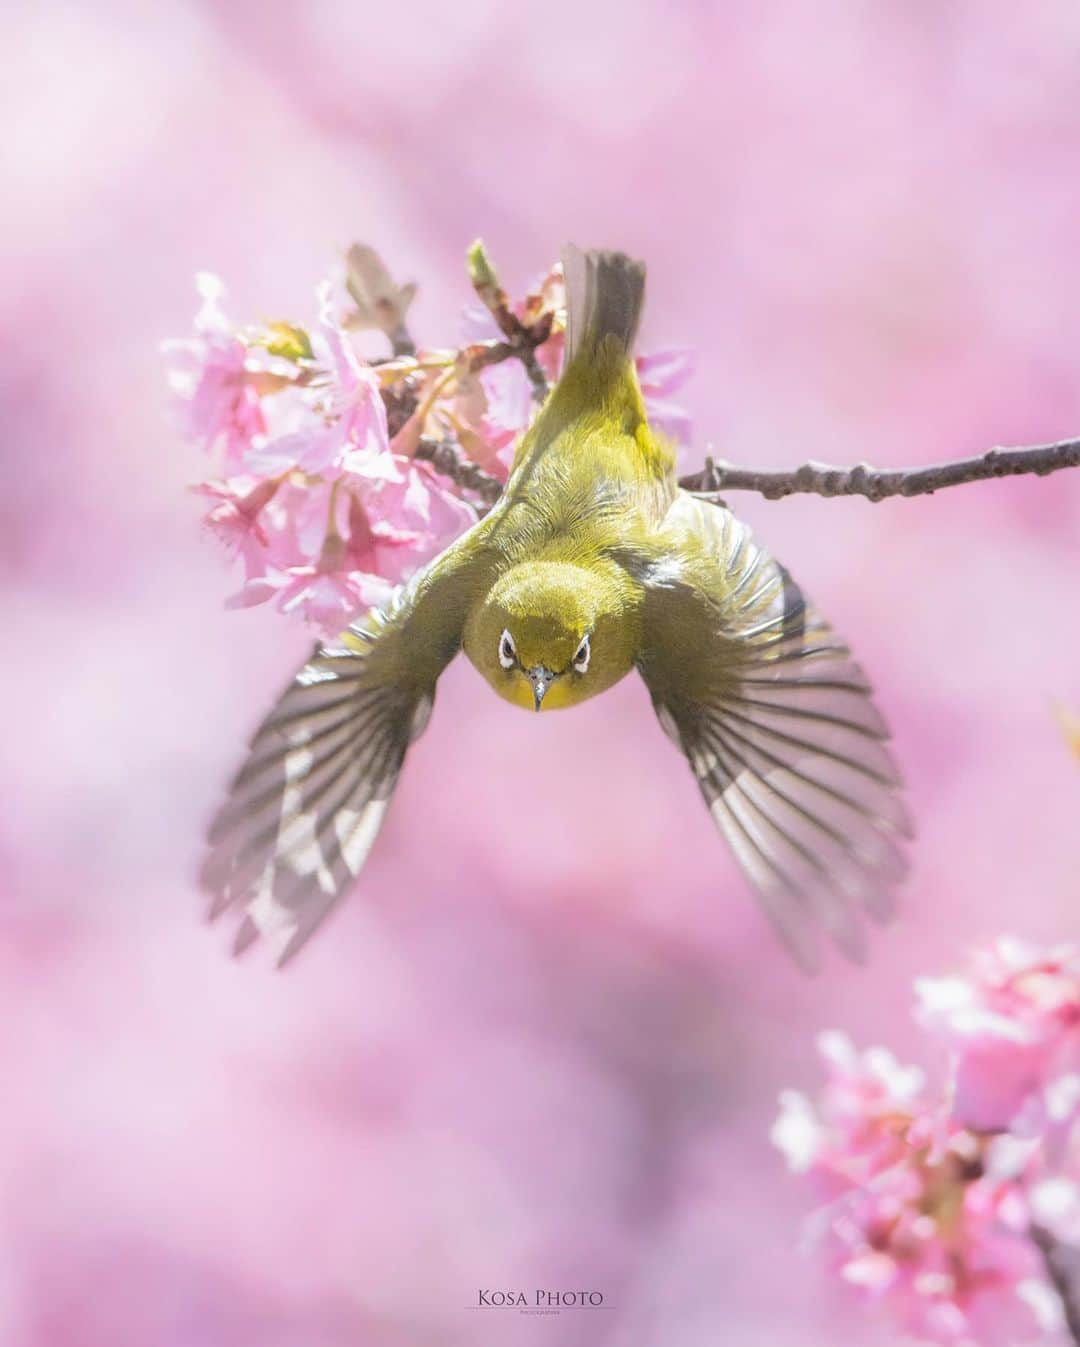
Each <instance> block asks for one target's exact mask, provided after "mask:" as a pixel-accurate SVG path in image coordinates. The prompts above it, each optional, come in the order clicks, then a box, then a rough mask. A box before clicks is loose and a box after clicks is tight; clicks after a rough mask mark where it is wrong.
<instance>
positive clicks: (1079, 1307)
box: [1030, 1225, 1080, 1347]
mask: <svg viewBox="0 0 1080 1347" xmlns="http://www.w3.org/2000/svg"><path fill="white" fill-rule="evenodd" d="M1030 1233H1031V1241H1032V1243H1033V1244H1034V1245H1035V1247H1036V1248H1037V1249H1038V1250H1039V1252H1040V1253H1041V1254H1042V1260H1043V1265H1044V1266H1045V1268H1046V1276H1047V1279H1048V1280H1049V1282H1050V1285H1051V1286H1052V1287H1053V1288H1054V1290H1055V1291H1056V1292H1057V1295H1058V1299H1059V1300H1060V1301H1061V1313H1062V1316H1063V1317H1064V1320H1065V1328H1066V1330H1067V1332H1068V1335H1069V1337H1070V1339H1071V1340H1072V1341H1073V1342H1074V1343H1075V1344H1076V1347H1080V1286H1078V1285H1076V1282H1075V1276H1076V1273H1077V1271H1078V1268H1077V1263H1078V1261H1080V1260H1078V1258H1077V1254H1076V1251H1075V1250H1073V1249H1069V1248H1067V1247H1066V1246H1065V1245H1063V1244H1061V1243H1059V1242H1058V1241H1057V1240H1056V1239H1055V1238H1054V1236H1053V1235H1051V1234H1050V1232H1049V1231H1048V1230H1044V1229H1043V1228H1042V1227H1041V1226H1038V1225H1033V1226H1032V1227H1031V1232H1030Z"/></svg>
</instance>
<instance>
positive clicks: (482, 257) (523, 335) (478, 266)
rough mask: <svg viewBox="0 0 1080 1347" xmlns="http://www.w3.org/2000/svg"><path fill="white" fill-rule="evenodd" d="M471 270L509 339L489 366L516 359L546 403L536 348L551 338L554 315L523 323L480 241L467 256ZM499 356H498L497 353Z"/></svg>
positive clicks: (545, 384)
mask: <svg viewBox="0 0 1080 1347" xmlns="http://www.w3.org/2000/svg"><path fill="white" fill-rule="evenodd" d="M466 263H467V265H468V268H469V280H470V281H472V285H473V289H474V290H475V291H476V294H477V297H478V298H479V300H480V302H481V303H482V304H483V305H484V307H485V308H486V309H487V310H488V312H489V313H490V314H491V316H492V318H494V319H495V324H496V326H497V327H498V329H499V331H500V332H501V333H502V334H503V336H504V337H505V339H506V340H505V342H499V343H497V344H496V345H495V346H493V347H491V348H490V349H491V351H492V355H491V357H490V358H489V359H488V360H485V362H484V363H485V364H497V363H498V361H500V360H505V359H507V357H508V356H516V357H517V359H518V360H520V361H521V364H522V366H523V368H524V370H525V373H526V374H527V375H528V376H529V382H530V383H531V384H532V389H533V397H534V399H535V400H536V401H537V402H543V400H544V399H545V398H546V397H547V394H548V381H547V377H546V376H545V374H544V371H543V370H542V369H541V368H540V362H539V360H537V358H536V348H537V347H538V346H542V345H543V344H544V342H545V341H547V339H548V337H550V336H551V319H552V315H551V314H550V313H545V314H543V315H542V316H541V317H540V318H539V319H538V320H537V321H536V322H535V323H523V322H522V321H521V319H520V318H519V317H518V316H517V314H516V313H515V312H514V311H513V309H512V308H511V307H510V300H509V299H508V297H507V294H506V291H505V290H504V289H503V288H502V286H501V285H500V284H499V277H498V275H497V273H496V271H495V268H494V266H493V265H492V262H491V258H490V257H488V255H487V250H486V249H485V247H484V245H483V243H482V241H481V240H480V239H477V240H476V242H475V243H474V244H473V245H472V247H471V248H470V249H469V252H468V255H467V257H466ZM496 351H497V352H498V354H494V352H496Z"/></svg>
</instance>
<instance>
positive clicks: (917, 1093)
mask: <svg viewBox="0 0 1080 1347" xmlns="http://www.w3.org/2000/svg"><path fill="white" fill-rule="evenodd" d="M916 995H917V1005H916V1019H917V1021H918V1023H919V1024H920V1025H921V1026H922V1027H923V1028H925V1029H926V1030H927V1031H928V1032H929V1033H930V1034H931V1035H933V1037H934V1038H935V1039H936V1040H937V1041H938V1042H939V1043H940V1044H942V1045H944V1046H945V1047H946V1048H947V1049H948V1052H949V1058H950V1072H951V1079H950V1082H949V1087H948V1089H947V1090H946V1091H945V1092H944V1093H943V1094H941V1095H939V1096H934V1095H931V1094H928V1092H927V1090H926V1086H925V1081H924V1078H923V1074H922V1072H920V1071H919V1070H917V1069H915V1068H911V1067H904V1066H901V1065H900V1064H899V1063H897V1061H896V1060H895V1059H894V1058H893V1056H892V1055H891V1054H890V1053H889V1052H887V1051H886V1050H884V1049H882V1048H871V1049H870V1050H868V1051H865V1052H857V1051H856V1049H855V1048H854V1047H853V1045H852V1044H851V1042H850V1041H849V1040H848V1039H847V1038H846V1037H845V1036H844V1035H842V1034H839V1033H827V1034H824V1035H822V1036H821V1038H820V1039H819V1043H818V1046H819V1050H820V1052H821V1056H822V1058H823V1060H824V1063H825V1067H826V1074H827V1079H826V1083H825V1086H824V1089H823V1091H822V1093H821V1096H820V1098H819V1099H818V1100H817V1101H815V1102H811V1101H810V1100H809V1099H808V1098H806V1097H805V1096H804V1095H802V1094H800V1093H798V1092H796V1091H785V1092H784V1094H783V1095H782V1096H781V1101H780V1115H779V1117H778V1118H777V1121H776V1123H775V1125H774V1127H773V1132H772V1138H773V1141H774V1142H775V1144H776V1145H777V1146H778V1147H779V1148H780V1149H781V1150H782V1151H783V1153H784V1155H785V1156H786V1158H787V1161H788V1164H789V1167H790V1168H791V1169H792V1170H793V1171H795V1172H798V1173H802V1174H805V1175H807V1176H808V1178H809V1179H810V1181H811V1182H812V1183H813V1184H814V1186H815V1188H816V1190H817V1192H818V1194H819V1195H820V1197H821V1198H822V1199H823V1202H824V1205H823V1206H822V1207H821V1208H820V1209H819V1210H818V1211H817V1212H816V1214H815V1216H814V1217H813V1219H812V1222H811V1231H810V1233H811V1238H812V1240H813V1241H814V1242H815V1243H817V1244H818V1245H819V1246H820V1247H821V1248H822V1249H823V1250H824V1252H825V1254H826V1257H827V1259H828V1261H829V1263H830V1265H831V1267H832V1268H833V1269H834V1270H835V1271H836V1272H837V1273H838V1274H839V1276H840V1278H841V1279H842V1280H843V1281H844V1282H846V1283H847V1284H849V1285H850V1286H852V1287H855V1288H858V1290H859V1291H860V1292H861V1293H862V1294H864V1295H866V1296H870V1297H873V1298H876V1299H877V1300H879V1301H882V1302H884V1303H886V1304H887V1305H888V1307H889V1308H890V1309H891V1310H892V1312H893V1313H894V1315H895V1316H896V1317H897V1319H898V1320H899V1322H900V1323H901V1325H902V1326H903V1328H904V1329H905V1331H907V1332H908V1333H910V1334H911V1335H912V1336H914V1337H916V1338H918V1339H920V1340H923V1341H929V1342H936V1343H948V1344H952V1345H953V1347H974V1345H975V1344H978V1347H984V1345H985V1344H992V1343H1001V1344H1007V1343H1014V1342H1022V1341H1032V1340H1037V1339H1039V1338H1040V1337H1043V1336H1045V1335H1046V1334H1047V1333H1050V1332H1053V1331H1054V1330H1055V1329H1056V1328H1058V1327H1059V1325H1060V1323H1061V1321H1062V1303H1061V1300H1060V1299H1059V1296H1058V1294H1057V1289H1059V1288H1056V1283H1055V1281H1054V1278H1053V1277H1052V1276H1049V1275H1048V1274H1049V1272H1050V1265H1049V1263H1048V1261H1047V1259H1046V1251H1047V1249H1048V1247H1051V1248H1054V1249H1057V1250H1058V1251H1065V1252H1070V1251H1071V1250H1072V1249H1077V1250H1080V949H1076V948H1062V949H1052V950H1049V951H1039V950H1036V949H1033V948H1031V947H1029V946H1027V945H1025V944H1022V943H1020V942H1019V941H1016V940H1011V939H999V940H997V941H995V942H994V943H993V944H992V945H990V946H989V947H988V948H985V949H981V950H978V951H976V952H975V953H974V954H973V955H972V956H971V958H970V960H969V962H968V965H967V967H966V968H964V969H963V970H962V971H961V972H958V973H956V974H954V975H951V976H948V977H942V978H925V979H920V980H919V981H918V982H917V983H916Z"/></svg>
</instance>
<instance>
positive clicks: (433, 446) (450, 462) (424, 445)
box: [413, 437, 503, 506]
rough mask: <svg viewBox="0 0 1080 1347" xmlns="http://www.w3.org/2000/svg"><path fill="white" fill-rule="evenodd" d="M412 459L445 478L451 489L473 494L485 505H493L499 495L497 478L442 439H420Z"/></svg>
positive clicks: (501, 486) (500, 493)
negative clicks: (461, 488)
mask: <svg viewBox="0 0 1080 1347" xmlns="http://www.w3.org/2000/svg"><path fill="white" fill-rule="evenodd" d="M413 457H414V458H421V459H423V460H424V461H425V462H427V463H430V464H431V466H432V467H433V468H434V469H435V471H436V472H441V473H442V474H443V476H444V477H449V478H450V480H451V481H452V482H453V483H454V485H455V486H460V487H464V488H465V490H467V491H475V492H476V494H477V495H478V496H479V497H480V499H481V500H482V501H483V502H484V504H485V505H487V506H492V505H494V504H495V502H496V501H497V500H498V499H499V497H500V496H501V495H502V492H503V484H502V482H500V481H499V479H498V478H497V477H492V475H491V474H490V473H489V472H485V471H484V469H483V468H481V467H480V466H479V464H476V463H473V462H472V461H471V460H469V459H467V458H465V457H464V456H463V455H462V453H461V451H460V450H459V449H458V448H457V447H456V446H455V445H453V444H451V443H449V442H448V441H446V440H432V439H428V438H426V437H424V438H423V439H421V441H420V443H419V444H418V445H417V447H416V452H415V454H414V455H413Z"/></svg>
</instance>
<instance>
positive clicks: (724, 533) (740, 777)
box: [640, 495, 911, 966]
mask: <svg viewBox="0 0 1080 1347" xmlns="http://www.w3.org/2000/svg"><path fill="white" fill-rule="evenodd" d="M669 522H670V525H671V526H672V527H673V529H674V530H675V533H676V539H675V540H676V543H677V545H678V548H679V550H680V552H681V553H682V554H683V555H685V556H686V557H687V558H688V561H687V564H686V565H684V566H683V567H682V568H681V569H680V570H679V572H678V574H677V575H676V576H675V578H671V575H672V573H671V570H670V568H664V567H654V568H653V574H655V575H657V576H659V577H661V578H660V579H659V580H658V581H657V582H656V583H655V584H653V585H652V586H650V585H649V583H648V574H649V572H648V571H647V570H646V571H645V572H644V576H645V582H646V608H645V613H646V616H645V639H644V642H643V647H642V651H643V653H642V657H641V660H640V668H641V673H642V675H643V677H644V678H645V681H646V683H647V684H648V686H649V689H650V692H651V694H652V697H653V702H654V704H655V706H656V709H657V714H658V715H659V718H660V722H661V724H662V726H663V727H664V729H665V731H666V732H667V733H668V735H669V736H670V737H671V738H672V739H673V740H674V741H675V743H676V744H677V745H678V746H679V747H680V748H681V749H682V751H683V753H684V754H685V755H686V758H687V760H688V762H689V764H690V767H691V769H692V771H693V772H694V775H695V777H696V778H697V782H698V785H699V787H700V789H701V792H702V794H703V796H704V798H705V801H706V804H707V805H708V807H709V810H710V812H711V813H712V816H713V818H714V820H715V821H716V823H717V825H718V826H719V828H720V830H721V831H722V832H723V833H724V835H725V837H726V838H727V840H728V841H729V843H730V844H731V846H732V849H733V851H734V852H735V856H736V858H737V860H738V861H739V863H740V865H741V866H742V868H743V870H744V871H745V873H746V874H747V876H748V878H749V879H750V881H751V883H752V884H753V885H754V887H755V889H756V890H757V893H758V896H759V898H760V900H761V903H762V906H763V907H764V909H765V912H766V914H767V916H768V917H769V918H770V920H771V921H772V923H773V924H774V926H775V927H776V928H777V930H778V931H779V933H780V935H781V937H782V939H783V941H784V943H785V944H786V945H787V947H788V948H789V949H790V950H791V952H792V953H793V954H794V955H795V957H796V959H797V960H798V962H799V963H800V964H802V965H804V966H812V965H813V963H814V960H815V950H814V945H815V941H814V934H813V925H814V924H815V923H816V924H819V925H822V926H824V927H825V929H826V930H827V931H828V932H829V934H830V935H831V936H832V938H833V939H834V941H835V942H836V943H837V945H839V947H840V948H841V949H842V950H843V951H844V952H845V953H846V954H848V956H849V957H851V958H853V959H861V958H862V957H863V954H864V947H865V939H864V932H863V928H862V923H861V922H860V921H859V913H860V912H865V913H867V914H868V915H870V916H871V917H872V918H874V919H875V920H878V921H884V920H886V919H887V918H888V917H889V916H890V915H891V913H892V911H893V906H894V891H895V888H896V886H897V884H899V882H900V881H901V880H902V879H903V877H904V875H905V874H906V871H907V861H906V857H905V855H904V852H903V849H902V842H903V840H904V839H905V838H907V837H909V836H910V835H911V823H910V819H909V817H908V813H907V810H906V809H905V807H904V804H903V801H902V799H901V798H900V796H899V794H898V788H899V786H900V776H899V773H898V772H897V770H896V766H895V763H894V762H893V759H892V755H891V754H890V753H889V751H888V749H887V748H886V746H885V742H886V740H887V739H888V737H889V731H888V727H887V725H886V723H885V720H884V718H883V717H882V715H881V713H880V712H879V710H878V709H877V707H876V706H875V704H874V702H873V701H872V699H871V694H872V688H871V685H870V682H869V680H868V679H867V677H866V675H865V673H864V672H863V670H862V669H861V668H860V667H859V665H858V664H857V663H855V661H854V660H853V659H852V657H851V652H850V650H849V649H848V647H847V645H846V644H845V643H844V642H843V641H842V640H840V639H839V638H838V637H837V636H836V635H835V634H834V633H833V631H832V630H831V628H830V627H829V626H828V624H827V623H826V622H825V621H824V620H823V619H822V618H821V616H820V614H818V613H817V611H816V610H815V609H813V608H812V607H811V606H810V605H809V604H808V603H807V601H806V599H805V597H804V596H803V594H802V592H801V590H800V589H799V588H798V586H797V585H796V584H795V583H794V581H793V580H792V579H791V576H790V575H789V574H788V572H787V571H786V570H785V569H784V568H783V567H782V566H780V565H779V564H778V563H777V562H776V561H774V560H773V558H772V557H771V556H769V554H768V553H767V552H766V551H765V550H764V549H763V548H761V547H760V546H759V545H758V544H757V543H756V542H755V541H754V539H753V535H752V534H751V533H750V530H749V529H747V528H746V527H745V525H743V524H741V523H740V522H739V521H738V520H737V519H735V517H734V516H733V515H731V514H730V512H729V511H727V510H724V509H717V508H716V507H715V506H712V505H709V504H706V503H704V502H699V501H692V500H690V499H689V498H688V497H686V496H685V495H684V496H682V497H680V499H679V501H677V503H676V505H675V506H674V507H673V510H672V514H671V516H669Z"/></svg>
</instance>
